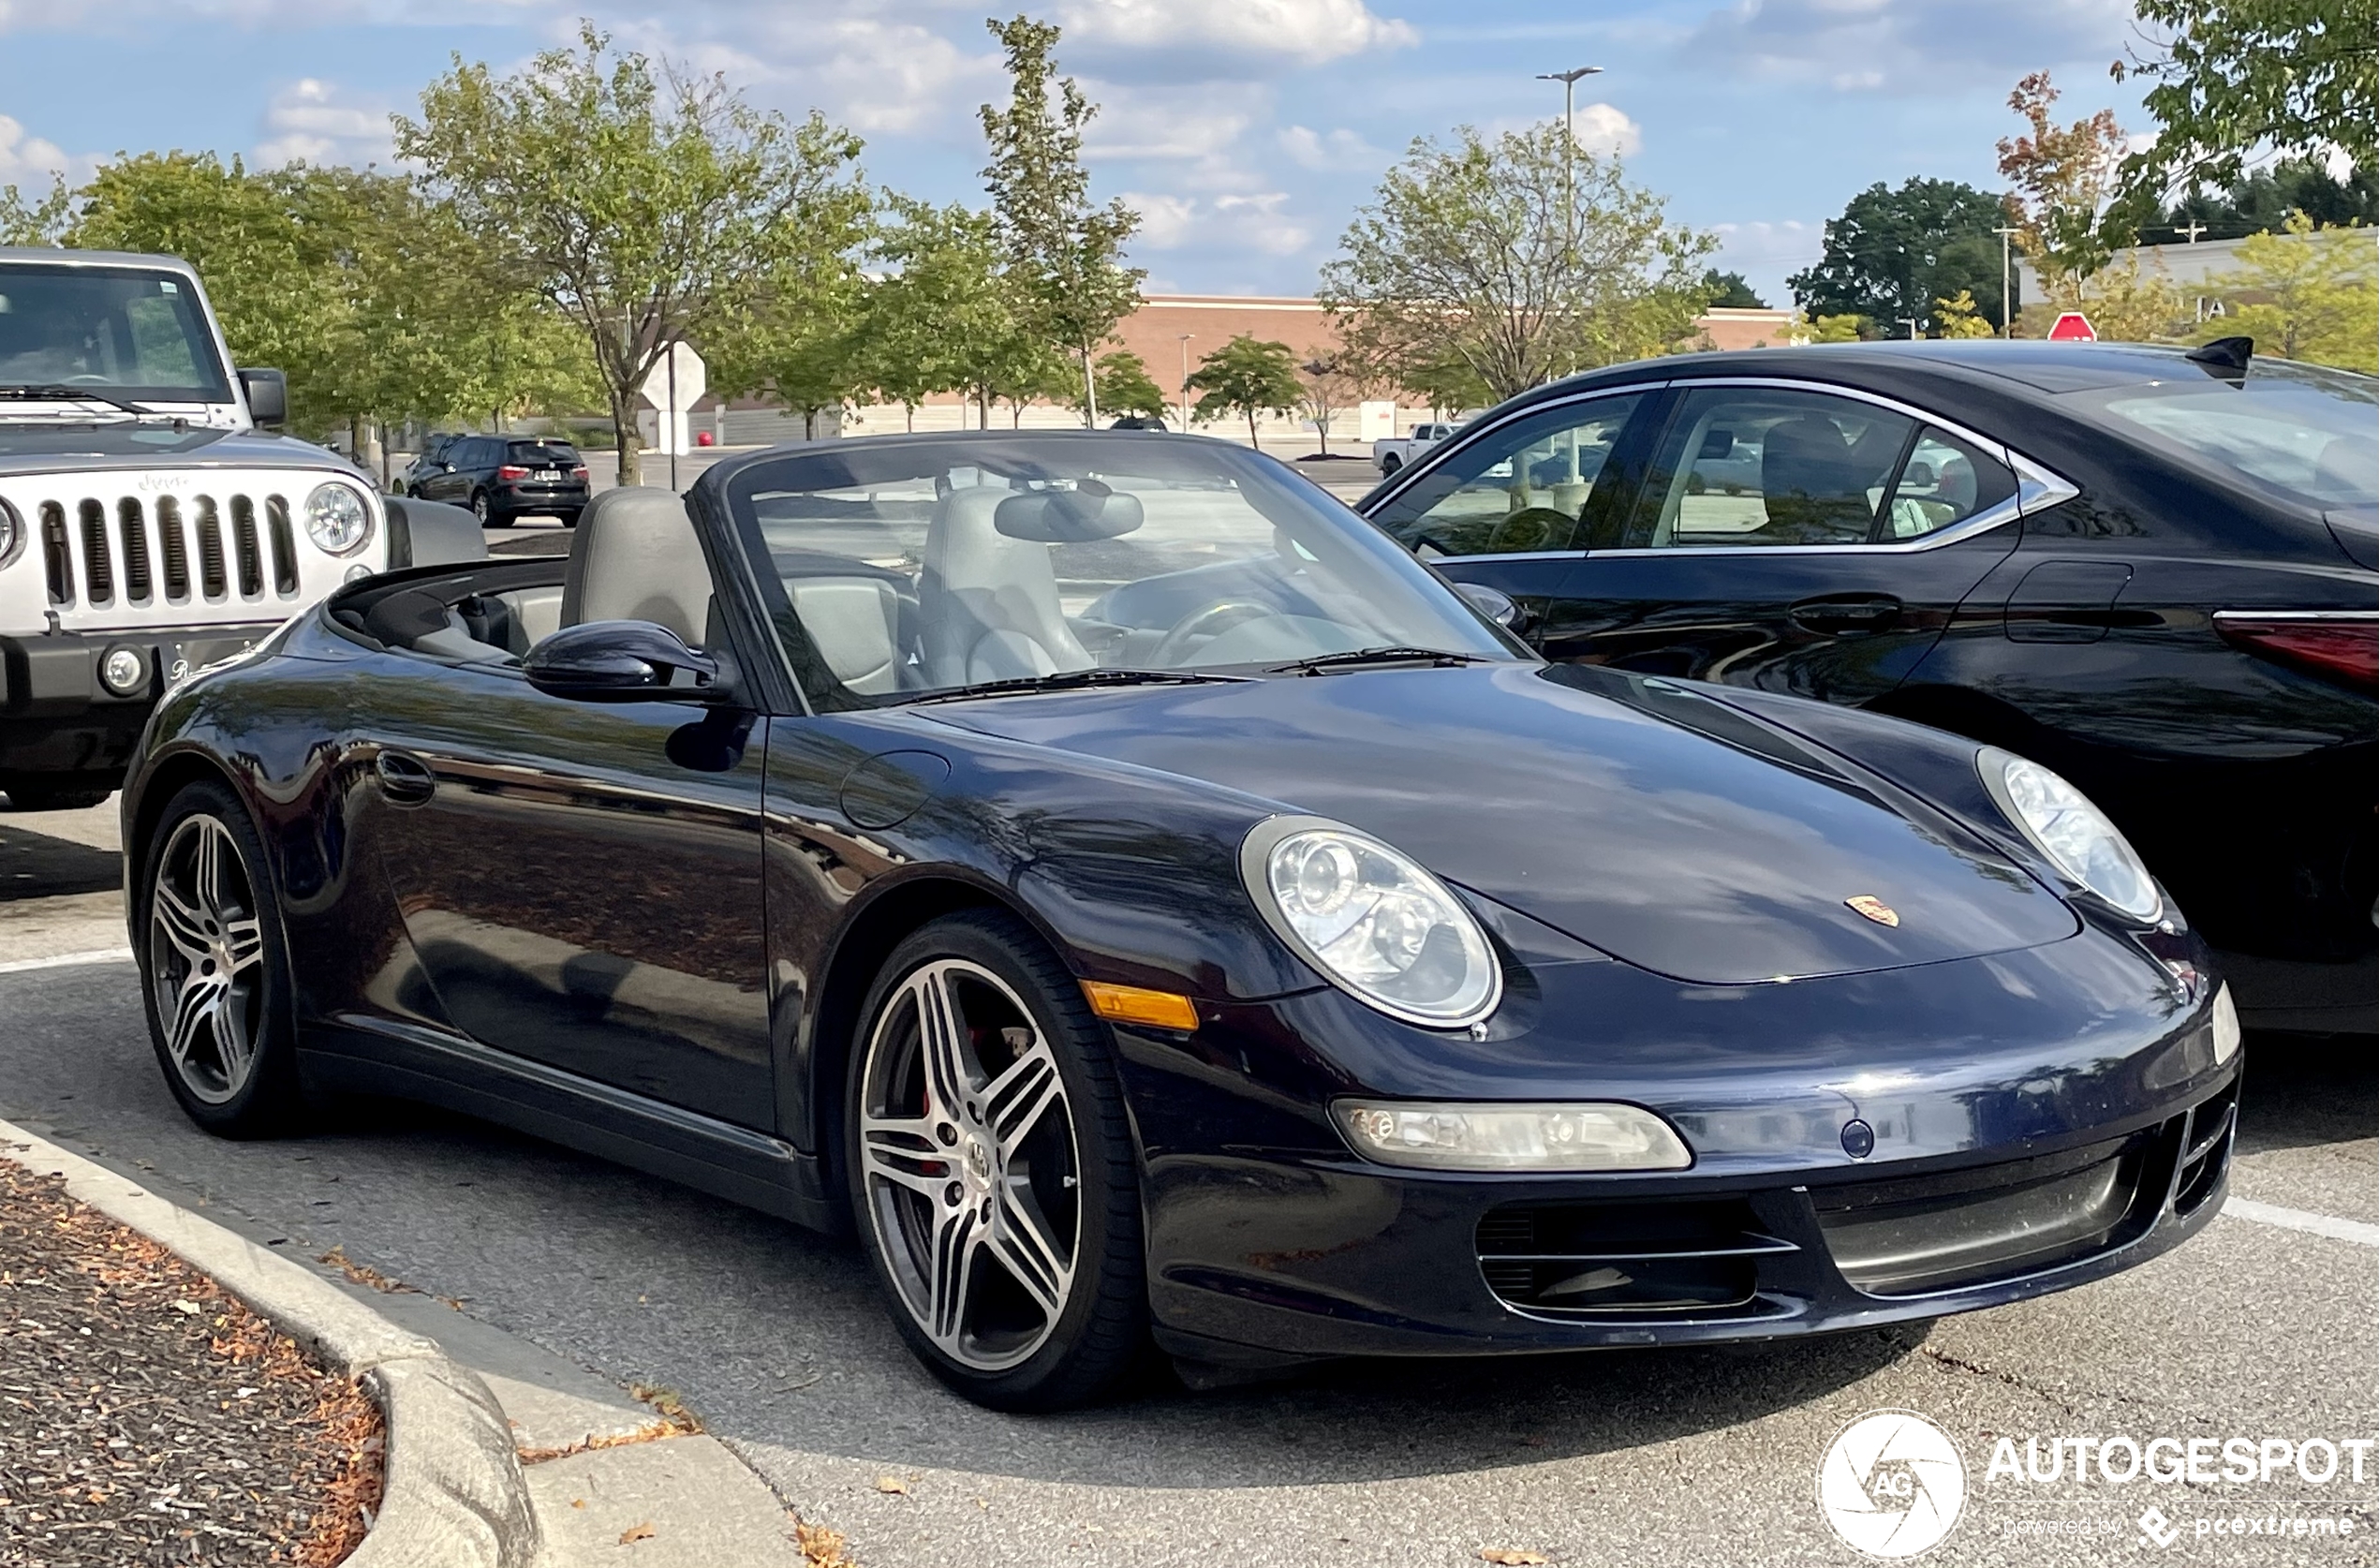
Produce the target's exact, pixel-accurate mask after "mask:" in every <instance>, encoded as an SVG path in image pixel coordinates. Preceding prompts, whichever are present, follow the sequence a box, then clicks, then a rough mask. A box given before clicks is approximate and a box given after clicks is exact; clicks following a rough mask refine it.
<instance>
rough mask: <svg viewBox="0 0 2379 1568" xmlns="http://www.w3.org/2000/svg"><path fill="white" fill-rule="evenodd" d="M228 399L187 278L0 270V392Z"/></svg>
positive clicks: (104, 270)
mask: <svg viewBox="0 0 2379 1568" xmlns="http://www.w3.org/2000/svg"><path fill="white" fill-rule="evenodd" d="M51 386H59V387H88V388H90V389H91V390H92V391H94V392H107V393H109V394H110V395H111V396H115V397H128V398H132V399H134V400H136V401H156V402H165V403H229V401H231V392H230V388H229V385H228V384H227V382H226V381H225V378H224V375H223V366H222V363H221V362H220V361H219V360H218V359H217V357H216V355H215V351H214V334H213V333H211V332H210V331H209V330H208V326H207V319H206V315H205V312H203V311H202V310H201V309H199V303H198V301H197V299H196V298H195V297H193V293H192V290H191V288H190V286H189V283H188V280H187V279H185V278H182V277H179V276H175V275H172V274H163V273H156V272H150V271H144V270H142V269H140V268H137V267H64V266H39V265H34V266H26V265H23V264H19V263H12V264H10V265H7V266H5V267H0V387H51Z"/></svg>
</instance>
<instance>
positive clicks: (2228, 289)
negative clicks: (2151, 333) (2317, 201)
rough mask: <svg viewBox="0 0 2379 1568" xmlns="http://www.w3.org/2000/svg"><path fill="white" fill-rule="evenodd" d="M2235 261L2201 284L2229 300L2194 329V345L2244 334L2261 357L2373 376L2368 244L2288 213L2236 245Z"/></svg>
mask: <svg viewBox="0 0 2379 1568" xmlns="http://www.w3.org/2000/svg"><path fill="white" fill-rule="evenodd" d="M2200 287H2201V289H2202V291H2203V292H2206V293H2213V294H2222V295H2225V296H2227V300H2226V302H2225V303H2226V304H2227V307H2228V308H2227V314H2225V315H2224V316H2222V317H2220V318H2216V319H2214V320H2212V321H2209V322H2207V323H2205V324H2204V325H2202V326H2201V327H2199V328H2198V330H2197V333H2196V335H2197V337H2198V338H2199V339H2200V340H2204V339H2208V338H2216V337H2229V336H2232V335H2233V334H2244V335H2246V336H2249V337H2252V338H2253V339H2254V340H2255V352H2257V353H2259V354H2276V355H2278V356H2280V357H2281V358H2283V359H2290V360H2310V361H2312V362H2314V363H2317V364H2334V365H2338V366H2340V367H2342V368H2343V369H2347V370H2359V371H2364V372H2366V373H2368V372H2373V371H2379V279H2374V278H2373V277H2372V273H2371V242H2370V241H2369V240H2368V239H2363V238H2358V237H2357V236H2354V235H2350V234H2345V233H2342V232H2340V231H2339V230H2337V229H2315V228H2314V227H2313V219H2312V218H2310V217H2308V216H2306V215H2305V214H2302V213H2292V214H2289V216H2288V220H2287V223H2286V225H2285V227H2284V228H2283V230H2282V231H2281V232H2280V233H2278V234H2257V235H2254V236H2253V237H2252V238H2250V239H2248V240H2246V241H2244V242H2242V243H2241V244H2240V245H2239V266H2238V268H2237V270H2235V271H2233V272H2228V273H2224V274H2219V275H2217V276H2214V277H2210V278H2208V279H2207V280H2206V281H2205V283H2204V284H2203V285H2201V286H2200Z"/></svg>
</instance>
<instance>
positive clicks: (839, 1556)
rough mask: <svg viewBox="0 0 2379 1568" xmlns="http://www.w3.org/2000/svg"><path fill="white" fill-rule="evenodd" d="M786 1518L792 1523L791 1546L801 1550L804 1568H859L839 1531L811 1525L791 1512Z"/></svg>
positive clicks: (789, 1511) (788, 1512)
mask: <svg viewBox="0 0 2379 1568" xmlns="http://www.w3.org/2000/svg"><path fill="white" fill-rule="evenodd" d="M787 1516H788V1517H790V1518H791V1520H792V1521H793V1545H794V1546H798V1547H800V1548H801V1560H802V1561H803V1563H804V1564H805V1565H806V1568H859V1564H858V1562H857V1561H856V1560H855V1559H853V1558H852V1557H851V1555H850V1550H849V1543H847V1542H846V1541H844V1539H843V1534H842V1531H838V1530H828V1529H827V1528H826V1527H825V1526H824V1525H820V1524H811V1523H810V1522H809V1521H808V1520H806V1519H805V1518H803V1517H802V1516H800V1515H799V1514H795V1513H792V1512H791V1510H788V1511H787Z"/></svg>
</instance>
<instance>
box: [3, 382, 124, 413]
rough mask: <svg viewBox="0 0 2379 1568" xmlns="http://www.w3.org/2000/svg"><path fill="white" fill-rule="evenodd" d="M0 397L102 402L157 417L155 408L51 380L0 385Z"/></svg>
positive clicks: (17, 400) (11, 399)
mask: <svg viewBox="0 0 2379 1568" xmlns="http://www.w3.org/2000/svg"><path fill="white" fill-rule="evenodd" d="M0 398H7V400H8V401H10V402H12V403H104V404H106V405H107V406H108V407H111V408H121V409H123V410H124V411H125V412H126V413H127V414H130V415H132V416H134V417H135V418H137V419H155V418H158V417H159V416H158V414H157V411H156V410H155V408H143V407H140V405H139V404H138V403H126V401H125V400H124V399H122V398H120V397H111V396H109V395H108V394H107V393H106V392H93V391H92V390H91V389H90V388H89V387H69V386H66V385H65V384H64V383H62V382H51V383H49V384H47V385H43V384H38V383H25V384H22V385H18V386H6V387H0Z"/></svg>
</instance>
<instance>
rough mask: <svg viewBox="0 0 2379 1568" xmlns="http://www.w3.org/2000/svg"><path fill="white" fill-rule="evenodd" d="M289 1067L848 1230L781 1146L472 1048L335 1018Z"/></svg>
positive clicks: (804, 1221)
mask: <svg viewBox="0 0 2379 1568" xmlns="http://www.w3.org/2000/svg"><path fill="white" fill-rule="evenodd" d="M298 1064H299V1072H300V1073H301V1074H302V1075H303V1079H304V1082H305V1086H306V1087H307V1088H308V1089H310V1090H311V1089H319V1090H328V1091H331V1092H332V1093H349V1094H364V1095H391V1096H394V1097H396V1098H399V1099H405V1100H418V1101H421V1102H424V1103H427V1104H432V1105H437V1106H442V1107H444V1108H445V1109H447V1110H450V1111H459V1112H461V1113H462V1114H463V1115H465V1116H471V1117H480V1118H481V1119H482V1120H486V1121H492V1122H496V1123H499V1124H500V1125H502V1126H505V1127H510V1128H513V1129H515V1130H517V1131H519V1132H525V1133H528V1134H529V1135H530V1136H531V1137H536V1138H543V1139H545V1140H547V1141H548V1142H550V1143H556V1144H560V1145H563V1146H566V1147H569V1148H574V1149H578V1150H580V1151H582V1152H584V1153H586V1154H592V1155H597V1156H599V1157H600V1158H602V1159H605V1160H611V1161H617V1162H618V1163H620V1164H622V1165H628V1166H632V1167H634V1168H635V1169H637V1170H640V1171H644V1172H648V1173H650V1174H651V1175H653V1176H662V1177H665V1178H666V1179H668V1180H671V1181H676V1182H682V1183H684V1184H685V1185H686V1186H688V1187H692V1188H696V1189H698V1190H700V1191H704V1192H709V1193H712V1194H713V1195H715V1196H717V1197H721V1198H725V1199H727V1200H728V1201H729V1202H731V1203H737V1204H742V1205H744V1206H746V1207H747V1208H756V1209H759V1210H760V1211H761V1213H763V1214H773V1215H776V1217H778V1218H779V1219H783V1220H792V1221H793V1222H794V1223H795V1224H799V1225H805V1226H808V1227H809V1228H810V1229H812V1230H819V1231H825V1232H827V1233H829V1234H840V1233H841V1232H842V1231H844V1230H845V1229H847V1228H848V1225H847V1221H846V1219H845V1217H844V1214H843V1210H842V1206H841V1205H840V1204H838V1203H836V1202H835V1201H834V1199H833V1197H832V1196H831V1195H830V1194H829V1193H828V1191H826V1185H825V1180H824V1176H825V1173H824V1171H823V1169H822V1168H821V1166H820V1161H818V1160H817V1159H816V1158H815V1157H814V1156H811V1155H806V1154H804V1153H802V1152H801V1151H800V1150H799V1149H797V1148H795V1147H793V1146H792V1145H791V1144H789V1143H786V1142H785V1141H784V1140H782V1139H780V1138H774V1137H771V1136H769V1135H768V1134H767V1133H765V1132H754V1131H752V1130H751V1129H750V1128H747V1127H738V1126H736V1125H735V1124H734V1123H732V1122H727V1121H720V1120H718V1119H717V1117H706V1116H703V1115H702V1114H701V1113H699V1112H695V1111H688V1110H686V1109H684V1108H683V1107H681V1106H676V1105H670V1104H665V1103H663V1102H660V1101H658V1100H653V1099H649V1098H647V1097H646V1096H644V1095H641V1094H636V1093H633V1092H631V1091H629V1090H628V1089H623V1088H619V1087H614V1086H613V1085H610V1084H603V1083H598V1082H596V1081H595V1080H594V1079H592V1078H583V1077H581V1076H579V1075H578V1074H577V1073H575V1072H564V1071H563V1070H561V1069H560V1068H557V1067H551V1066H548V1065H547V1064H545V1063H543V1062H537V1061H530V1060H527V1059H525V1058H521V1057H515V1056H510V1055H509V1054H507V1053H505V1052H502V1051H498V1050H495V1049H494V1048H492V1047H490V1046H487V1045H483V1044H481V1043H479V1042H478V1041H475V1040H468V1039H465V1038H463V1037H461V1036H459V1035H452V1034H448V1033H446V1032H445V1031H443V1030H440V1029H432V1028H423V1027H421V1026H420V1025H418V1024H406V1023H400V1022H397V1021H395V1020H393V1019H387V1018H373V1017H366V1016H363V1015H361V1014H356V1013H346V1014H341V1015H338V1016H336V1017H333V1018H331V1019H328V1020H326V1021H324V1022H323V1023H321V1024H318V1025H316V1026H314V1027H313V1028H308V1029H307V1030H306V1031H305V1033H304V1037H303V1043H301V1045H300V1047H299V1050H298Z"/></svg>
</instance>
